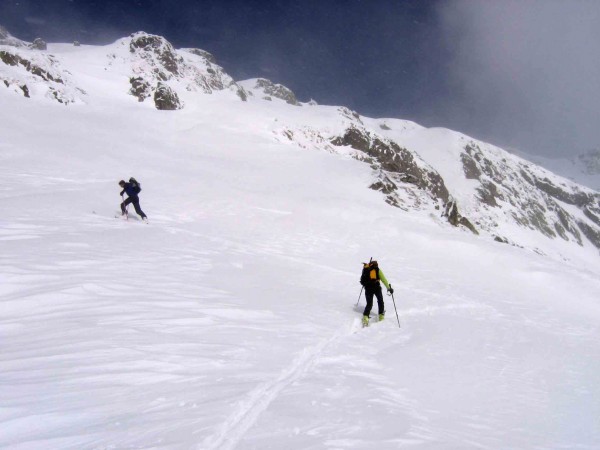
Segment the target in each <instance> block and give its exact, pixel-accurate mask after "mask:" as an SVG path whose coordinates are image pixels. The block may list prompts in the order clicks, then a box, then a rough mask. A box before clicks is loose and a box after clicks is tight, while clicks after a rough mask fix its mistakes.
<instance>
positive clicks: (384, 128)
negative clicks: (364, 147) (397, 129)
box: [379, 123, 391, 131]
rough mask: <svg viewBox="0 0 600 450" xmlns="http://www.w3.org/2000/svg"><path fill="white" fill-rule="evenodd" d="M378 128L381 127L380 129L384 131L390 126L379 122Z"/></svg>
mask: <svg viewBox="0 0 600 450" xmlns="http://www.w3.org/2000/svg"><path fill="white" fill-rule="evenodd" d="M379 128H381V129H382V130H386V131H388V130H391V128H390V127H388V126H387V125H386V124H385V123H380V124H379Z"/></svg>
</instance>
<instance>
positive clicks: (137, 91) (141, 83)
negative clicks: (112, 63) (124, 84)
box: [129, 77, 152, 102]
mask: <svg viewBox="0 0 600 450" xmlns="http://www.w3.org/2000/svg"><path fill="white" fill-rule="evenodd" d="M129 84H131V89H129V93H130V94H131V95H133V96H134V97H137V99H138V101H140V102H143V101H144V100H145V99H147V98H148V97H150V96H151V95H152V88H151V86H150V84H149V83H148V82H147V81H145V80H144V79H143V78H142V77H131V78H129Z"/></svg>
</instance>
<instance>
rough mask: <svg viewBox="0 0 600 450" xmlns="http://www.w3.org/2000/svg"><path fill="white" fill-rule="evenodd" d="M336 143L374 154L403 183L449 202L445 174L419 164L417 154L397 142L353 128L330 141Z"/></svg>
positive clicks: (382, 165) (382, 166)
mask: <svg viewBox="0 0 600 450" xmlns="http://www.w3.org/2000/svg"><path fill="white" fill-rule="evenodd" d="M331 143H332V144H333V145H337V146H340V145H345V146H349V147H352V148H353V149H355V150H360V151H362V152H364V153H365V154H366V155H369V156H371V157H372V158H373V159H374V160H375V161H376V162H377V163H378V165H379V166H380V167H381V168H382V169H383V170H384V171H386V172H390V173H394V174H395V175H396V177H397V178H398V179H399V180H400V181H401V182H403V183H410V184H414V185H415V186H417V187H418V188H419V189H422V190H424V191H426V192H428V193H430V195H431V197H432V198H433V199H435V200H440V201H441V202H443V203H446V202H447V201H448V199H449V193H448V189H446V186H445V184H444V180H443V179H442V177H441V176H440V175H439V174H438V173H437V172H436V171H435V170H433V169H432V168H427V167H425V163H424V162H421V163H420V164H419V163H417V160H416V158H417V157H416V155H415V154H413V153H412V152H410V151H408V150H407V149H405V148H402V147H400V146H399V145H398V144H397V143H396V142H394V141H392V140H389V139H382V138H380V137H379V136H377V135H375V134H373V133H370V132H368V131H366V130H364V129H362V130H361V129H359V128H357V127H354V126H353V127H350V128H348V129H347V130H346V132H345V133H344V134H343V135H342V136H338V137H335V138H333V139H332V140H331Z"/></svg>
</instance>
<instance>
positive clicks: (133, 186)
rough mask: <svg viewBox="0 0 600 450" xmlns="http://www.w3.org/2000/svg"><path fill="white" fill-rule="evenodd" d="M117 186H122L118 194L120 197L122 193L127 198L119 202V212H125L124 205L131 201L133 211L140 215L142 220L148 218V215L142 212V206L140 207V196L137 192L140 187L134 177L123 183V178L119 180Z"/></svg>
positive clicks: (123, 213)
mask: <svg viewBox="0 0 600 450" xmlns="http://www.w3.org/2000/svg"><path fill="white" fill-rule="evenodd" d="M119 186H121V187H122V188H123V190H122V191H121V194H120V195H121V197H123V194H125V193H126V194H127V199H126V200H125V201H124V202H122V203H121V214H122V215H125V214H127V210H126V209H125V207H126V206H127V205H129V204H130V203H133V207H134V208H135V212H136V213H138V215H139V216H141V218H142V220H144V221H145V220H148V217H147V216H146V214H144V211H142V208H140V198H139V197H138V194H139V192H140V191H141V190H142V189H141V188H140V185H139V183H138V182H137V181H135V179H134V178H130V179H129V183H125V180H121V181H119Z"/></svg>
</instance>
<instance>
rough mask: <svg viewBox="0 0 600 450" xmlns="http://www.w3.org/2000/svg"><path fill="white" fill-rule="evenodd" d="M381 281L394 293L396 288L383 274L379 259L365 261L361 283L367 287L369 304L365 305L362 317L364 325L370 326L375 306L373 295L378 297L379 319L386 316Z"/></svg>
mask: <svg viewBox="0 0 600 450" xmlns="http://www.w3.org/2000/svg"><path fill="white" fill-rule="evenodd" d="M380 281H381V282H382V283H383V284H384V285H385V287H386V289H387V291H388V292H389V293H390V294H393V293H394V289H392V286H391V285H390V283H389V282H388V280H387V278H386V277H385V275H384V274H383V271H382V270H381V269H380V268H379V264H377V261H370V262H368V263H364V265H363V271H362V274H361V277H360V284H362V285H363V287H364V288H365V299H366V300H367V306H366V307H365V311H364V312H363V318H362V324H363V327H367V326H369V315H370V314H371V308H373V296H375V297H377V307H378V308H379V321H380V322H381V321H382V320H383V319H384V317H385V305H384V303H383V295H382V293H381V285H380V284H379V282H380Z"/></svg>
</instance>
